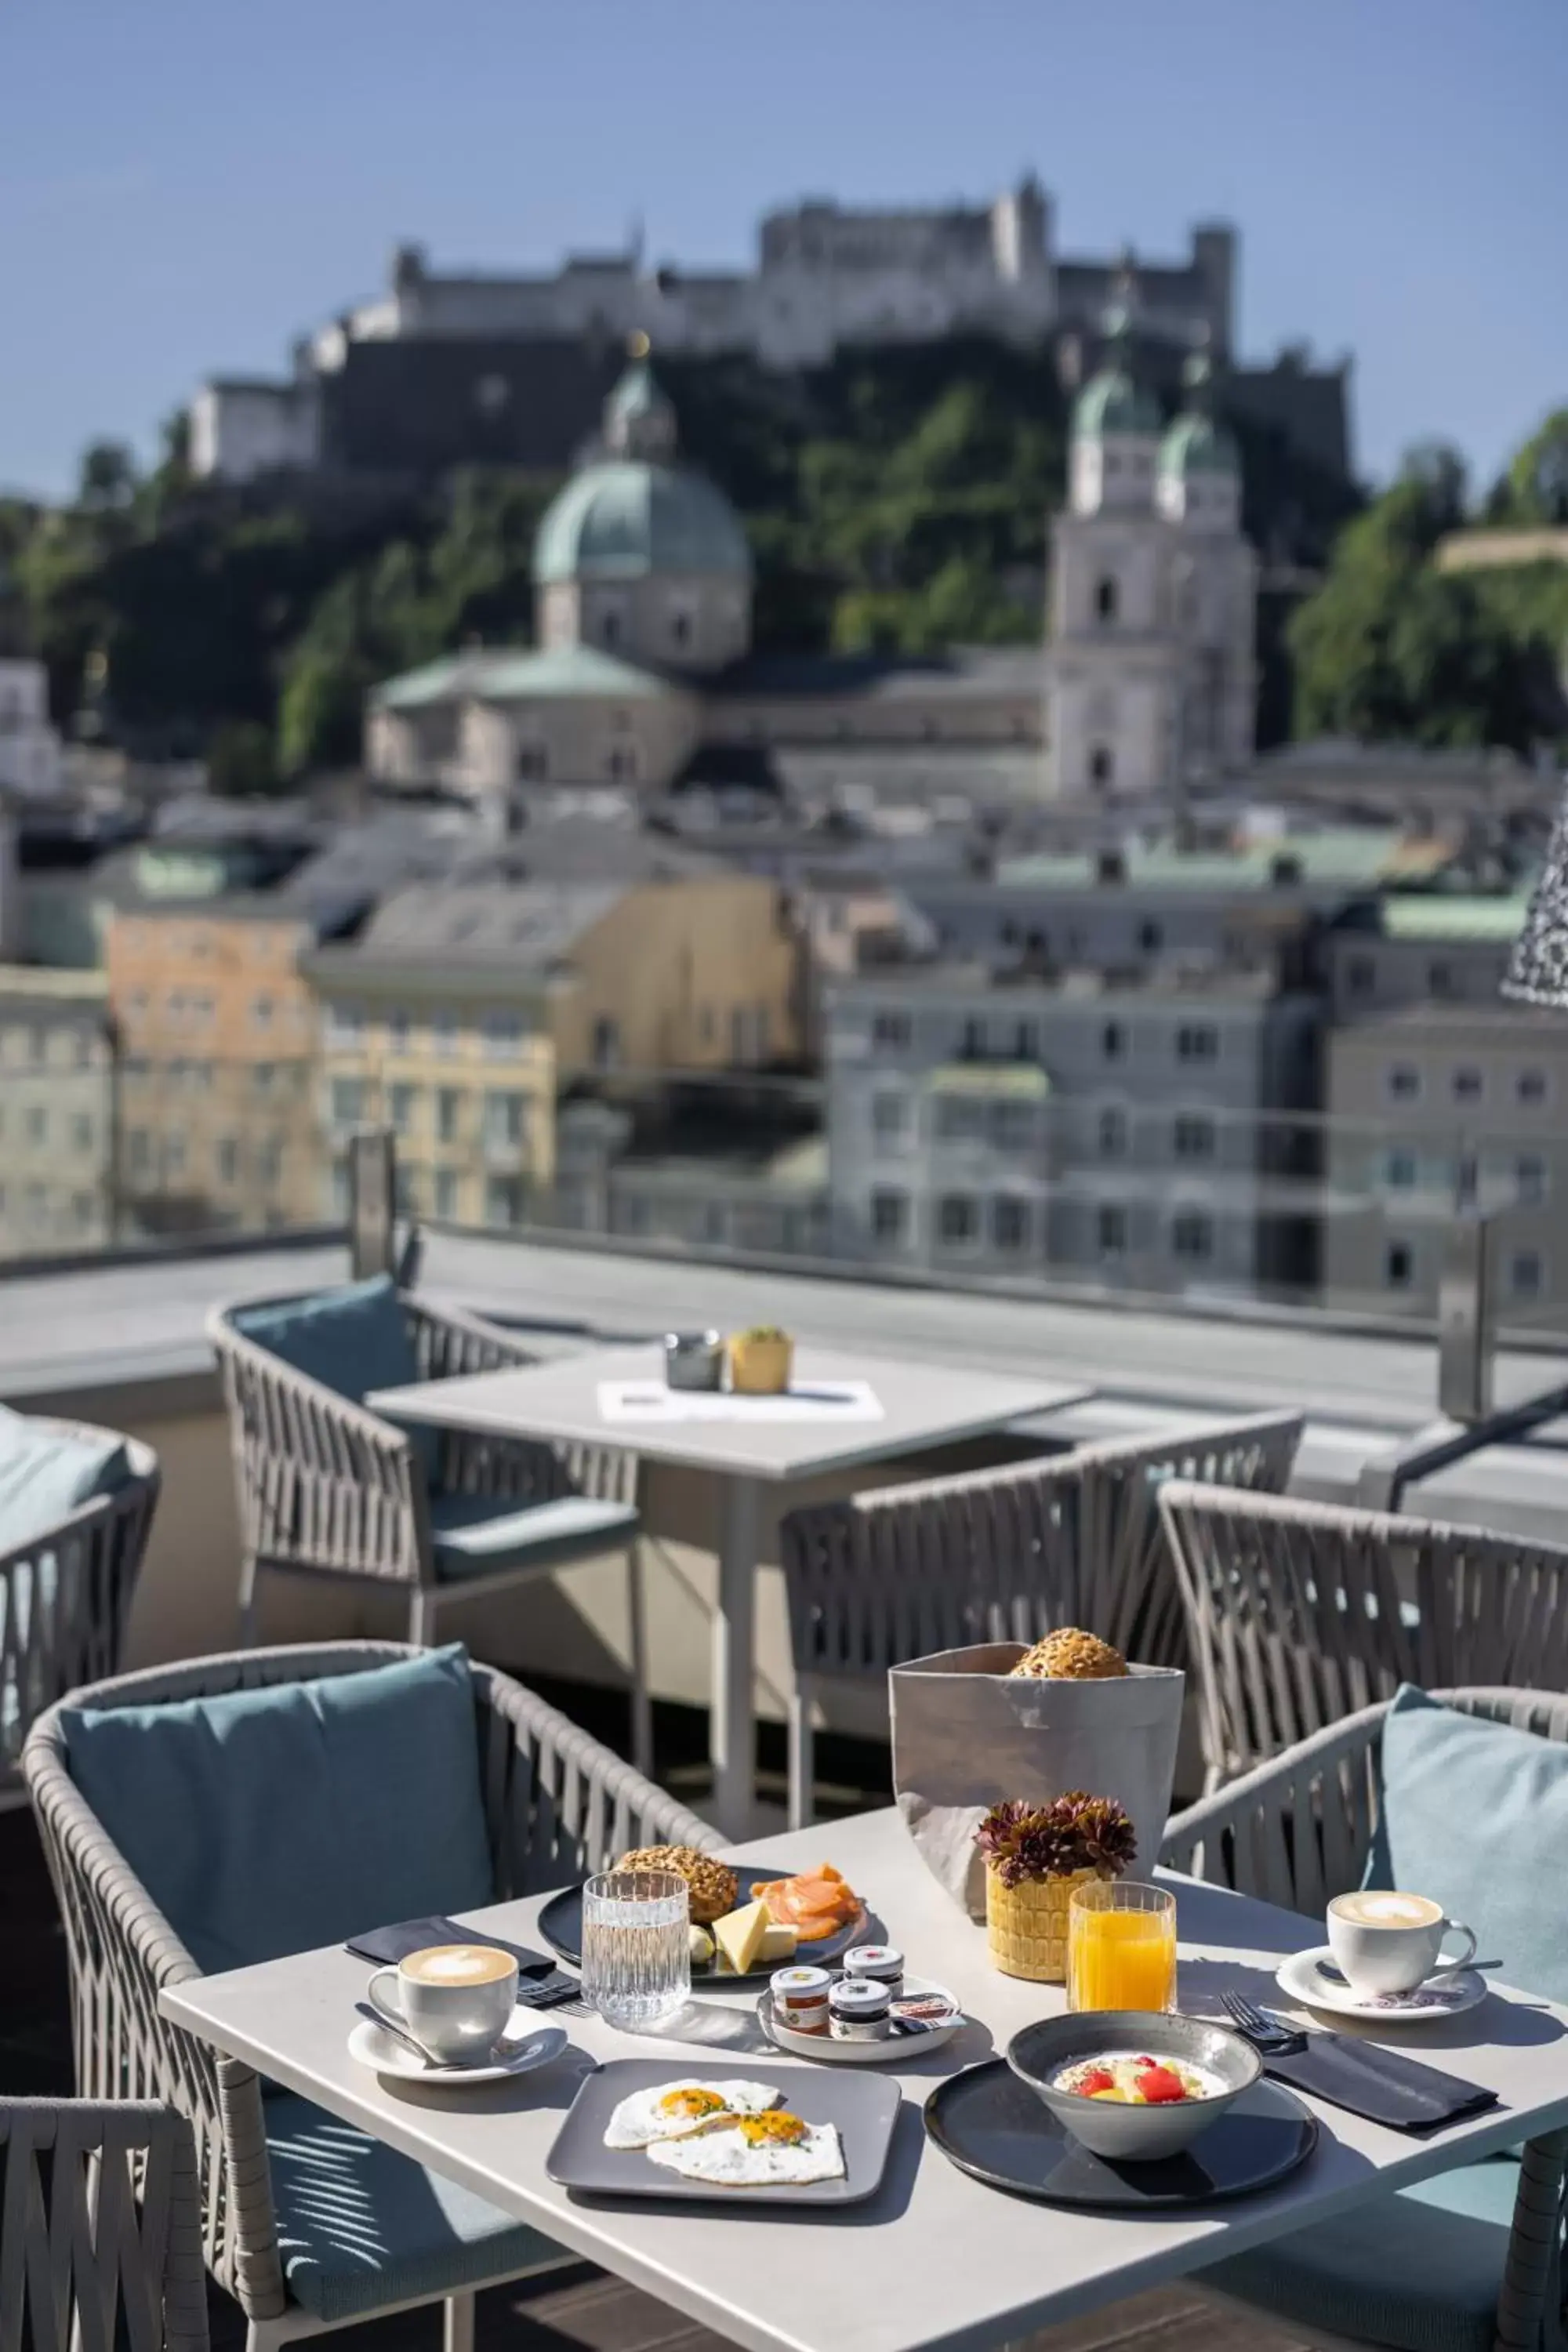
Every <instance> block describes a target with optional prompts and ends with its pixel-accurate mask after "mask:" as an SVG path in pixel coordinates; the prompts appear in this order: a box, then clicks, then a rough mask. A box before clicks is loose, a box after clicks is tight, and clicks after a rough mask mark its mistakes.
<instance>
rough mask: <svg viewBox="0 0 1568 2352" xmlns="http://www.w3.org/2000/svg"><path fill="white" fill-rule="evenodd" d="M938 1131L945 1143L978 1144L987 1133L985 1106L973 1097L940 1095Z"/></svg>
mask: <svg viewBox="0 0 1568 2352" xmlns="http://www.w3.org/2000/svg"><path fill="white" fill-rule="evenodd" d="M936 1131H937V1136H938V1139H939V1140H940V1141H942V1142H943V1143H963V1142H969V1143H973V1142H977V1141H978V1140H979V1139H980V1138H981V1137H982V1136H983V1135H984V1132H985V1105H984V1103H983V1102H981V1101H979V1100H978V1099H977V1098H976V1097H974V1096H973V1095H963V1094H952V1095H939V1096H938V1097H937V1102H936Z"/></svg>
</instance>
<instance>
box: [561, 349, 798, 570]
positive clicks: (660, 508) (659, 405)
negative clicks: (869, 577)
mask: <svg viewBox="0 0 1568 2352" xmlns="http://www.w3.org/2000/svg"><path fill="white" fill-rule="evenodd" d="M638 341H639V344H641V343H642V339H641V338H639V339H638ZM644 348H646V346H644ZM675 441H676V426H675V410H674V407H673V406H672V404H671V403H670V401H669V399H668V395H667V394H665V392H664V391H663V390H662V388H661V387H660V385H659V383H658V381H657V379H656V378H655V376H654V373H653V371H652V369H651V368H650V367H649V366H648V365H647V361H646V358H645V357H644V356H643V350H642V349H639V350H638V351H637V356H636V357H635V359H634V362H633V364H632V365H631V366H630V367H629V368H627V370H626V373H625V374H624V375H623V376H622V377H621V380H620V382H619V383H617V384H616V388H615V390H614V391H613V392H612V393H611V394H610V396H609V398H608V400H606V402H605V455H604V456H603V457H598V458H596V459H595V460H594V461H593V462H592V463H591V464H589V465H586V466H584V467H582V468H581V470H580V471H579V472H577V473H576V474H574V476H573V478H572V479H571V480H570V481H569V482H568V483H567V485H566V487H565V488H564V489H563V490H562V491H561V492H560V494H559V496H558V497H556V498H555V499H552V501H551V503H550V505H549V506H548V507H547V508H546V509H545V511H544V515H543V517H542V520H541V522H540V526H539V536H538V537H537V539H536V540H535V541H534V543H533V576H534V579H535V580H536V581H537V582H538V583H540V585H541V586H544V585H546V584H548V583H550V582H552V581H560V580H642V579H648V578H651V577H654V576H655V575H658V574H660V573H666V574H676V575H684V576H688V577H689V576H692V575H698V576H707V577H714V576H717V577H720V578H729V579H736V580H749V579H750V578H751V576H752V551H751V549H750V548H749V547H748V546H747V544H746V535H745V532H744V531H743V530H742V528H741V524H740V520H739V518H738V516H737V515H736V513H735V509H734V508H733V507H732V506H731V504H730V501H729V499H727V498H726V497H725V496H724V494H723V492H722V490H721V489H718V488H716V487H715V486H714V484H713V483H711V482H710V481H709V480H707V478H705V477H704V476H703V475H701V474H694V473H691V472H689V471H688V469H687V468H686V467H683V466H679V465H677V464H676V463H675V462H674V457H675Z"/></svg>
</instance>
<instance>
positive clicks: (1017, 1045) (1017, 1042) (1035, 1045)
mask: <svg viewBox="0 0 1568 2352" xmlns="http://www.w3.org/2000/svg"><path fill="white" fill-rule="evenodd" d="M1013 1058H1014V1060H1015V1061H1017V1062H1037V1061H1038V1060H1039V1058H1040V1031H1039V1024H1037V1022H1034V1021H1020V1022H1019V1024H1018V1026H1017V1028H1016V1030H1015V1031H1014V1033H1013Z"/></svg>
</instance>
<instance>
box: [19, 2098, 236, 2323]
mask: <svg viewBox="0 0 1568 2352" xmlns="http://www.w3.org/2000/svg"><path fill="white" fill-rule="evenodd" d="M0 2159H3V2161H4V2170H5V2199H4V2204H3V2205H0V2344H3V2345H5V2347H6V2352H15V2347H22V2346H24V2345H26V2346H28V2347H31V2352H117V2347H119V2346H120V2345H124V2346H125V2347H127V2352H207V2303H206V2280H205V2276H204V2274H203V2271H202V2235H201V2214H200V2210H199V2208H198V2206H197V2203H196V2174H195V2162H194V2160H193V2158H192V2154H191V2127H190V2126H189V2124H187V2123H186V2121H185V2119H184V2116H181V2115H177V2114H176V2113H175V2112H174V2108H173V2107H168V2106H160V2105H155V2104H153V2103H150V2102H142V2103H139V2104H133V2103H132V2102H131V2101H128V2100H122V2101H114V2102H108V2101H102V2100H97V2099H6V2098H0Z"/></svg>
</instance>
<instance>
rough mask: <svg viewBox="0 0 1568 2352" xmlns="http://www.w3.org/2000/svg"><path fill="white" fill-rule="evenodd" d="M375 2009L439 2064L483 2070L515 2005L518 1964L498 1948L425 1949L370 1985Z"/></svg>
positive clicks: (379, 1974) (458, 1946)
mask: <svg viewBox="0 0 1568 2352" xmlns="http://www.w3.org/2000/svg"><path fill="white" fill-rule="evenodd" d="M369 1991H370V2002H371V2007H372V2008H373V2009H378V2010H380V2011H381V2013H382V2015H383V2016H384V2018H386V2019H388V2020H389V2021H391V2022H392V2023H393V2024H395V2025H404V2026H406V2027H407V2029H408V2031H409V2032H410V2033H412V2034H413V2036H414V2038H415V2040H416V2042H419V2043H421V2044H422V2046H423V2047H424V2049H425V2050H426V2052H427V2053H428V2054H429V2055H430V2057H431V2058H433V2059H434V2060H435V2061H436V2062H437V2064H440V2065H444V2066H473V2065H482V2064H483V2063H485V2061H486V2060H487V2059H488V2058H489V2055H490V2053H491V2052H492V2051H493V2049H494V2048H495V2045H496V2043H497V2042H499V2041H500V2037H501V2035H502V2034H503V2033H504V2032H506V2029H507V2026H508V2024H509V2023H510V2019H511V2012H512V2010H513V2008H514V2007H515V2005H516V2001H517V1962H516V1961H515V1960H514V1959H513V1958H512V1956H511V1954H510V1952H503V1951H500V1950H498V1948H497V1947H496V1946H495V1945H494V1944H427V1945H426V1947H425V1948H424V1950H423V1951H420V1952H410V1953H409V1954H408V1956H407V1958H406V1959H402V1960H399V1962H398V1964H397V1966H396V1967H395V1969H377V1970H376V1972H375V1974H374V1976H373V1977H372V1979H371V1980H370V1987H369Z"/></svg>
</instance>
